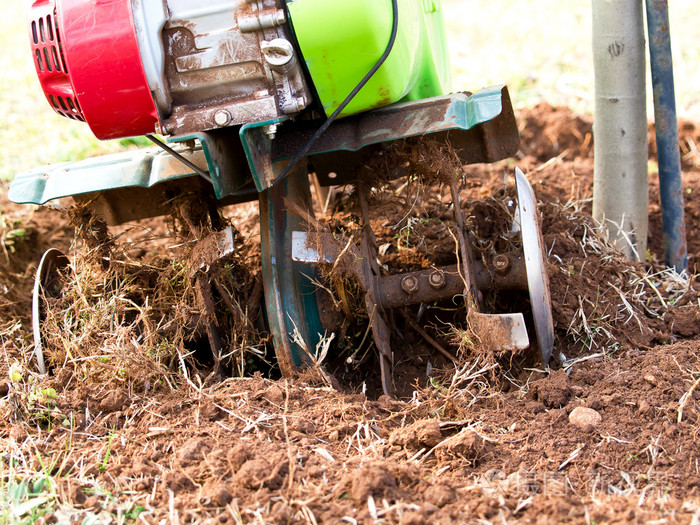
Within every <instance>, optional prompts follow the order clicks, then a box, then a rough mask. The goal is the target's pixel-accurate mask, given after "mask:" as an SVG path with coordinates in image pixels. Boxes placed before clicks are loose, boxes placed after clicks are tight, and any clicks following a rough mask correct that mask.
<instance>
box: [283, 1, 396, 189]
mask: <svg viewBox="0 0 700 525" xmlns="http://www.w3.org/2000/svg"><path fill="white" fill-rule="evenodd" d="M391 7H392V13H393V15H392V23H391V36H390V37H389V43H388V44H387V46H386V49H385V50H384V53H383V54H382V56H381V57H379V60H377V63H376V64H374V66H373V67H372V69H370V70H369V71H368V72H367V74H366V75H365V76H364V77H363V79H362V80H360V82H359V84H357V86H355V88H354V89H353V90H352V91H351V92H350V94H349V95H348V96H347V97H345V100H343V101H342V102H341V103H340V105H339V106H338V107H337V108H336V110H335V111H334V112H333V113H332V114H331V116H330V117H328V118H327V119H326V121H325V122H324V123H323V124H321V127H320V128H318V130H316V133H314V134H313V136H312V137H311V138H310V139H309V141H308V142H307V143H306V144H305V145H304V147H303V148H301V150H300V151H299V153H297V154H296V155H295V156H294V158H293V159H292V160H291V161H290V162H289V164H287V165H286V166H285V168H284V169H283V170H282V173H280V174H279V176H278V177H277V178H275V180H274V182H273V183H272V185H273V186H274V185H275V184H277V183H278V182H280V181H281V180H283V179H284V178H285V177H286V176H287V175H289V172H290V171H292V168H294V166H296V165H297V164H298V163H299V161H300V160H301V159H302V158H303V157H304V155H306V153H307V152H308V151H309V150H310V149H311V146H313V145H314V143H315V142H316V141H317V140H318V138H319V137H320V136H321V135H323V133H324V132H325V131H326V130H327V129H328V126H330V125H331V124H332V123H333V121H334V120H335V119H336V118H338V115H340V114H341V113H342V112H343V110H344V109H345V108H346V107H347V105H348V104H350V102H351V101H352V99H353V98H355V95H357V94H358V93H359V92H360V90H361V89H362V88H363V87H365V84H367V82H369V79H370V78H372V77H373V76H374V74H375V73H376V72H377V70H378V69H379V68H380V67H382V65H383V64H384V62H386V59H387V58H389V54H390V53H391V50H392V49H393V48H394V43H396V35H397V33H398V29H399V3H398V0H391Z"/></svg>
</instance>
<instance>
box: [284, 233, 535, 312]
mask: <svg viewBox="0 0 700 525" xmlns="http://www.w3.org/2000/svg"><path fill="white" fill-rule="evenodd" d="M346 246H347V248H346ZM501 255H502V256H503V257H506V258H508V260H509V261H510V262H509V269H508V270H507V271H506V272H503V273H500V274H499V273H497V272H496V269H495V267H494V265H493V263H492V264H489V265H488V266H486V265H484V263H483V262H481V261H475V262H473V263H472V267H473V270H474V276H475V283H476V287H477V289H478V290H480V291H482V292H486V291H504V290H523V291H526V290H527V289H528V286H527V273H526V268H525V260H524V258H523V256H522V254H519V253H509V254H501ZM339 257H342V260H341V261H340V262H339V266H340V267H341V268H342V269H345V268H347V269H349V270H351V271H353V272H354V275H355V276H356V277H357V278H358V280H359V281H360V283H361V284H362V286H363V287H365V288H368V287H370V286H372V285H371V283H370V281H371V280H373V281H376V287H377V295H376V297H375V300H376V301H377V304H379V305H380V306H381V307H382V308H398V307H401V306H409V305H415V304H420V303H429V302H432V301H441V300H444V299H451V298H452V297H454V296H456V295H461V294H462V293H464V280H463V279H462V277H461V276H460V274H459V271H458V267H457V265H456V264H454V265H449V266H443V267H440V268H433V269H430V270H418V271H415V272H404V273H401V274H396V275H387V276H368V274H367V273H366V272H360V271H359V270H358V271H355V270H356V269H357V268H358V265H360V264H362V255H361V253H360V251H359V250H358V249H357V247H356V246H354V245H349V246H348V245H347V239H342V238H336V237H334V236H333V234H330V233H326V234H314V235H312V234H309V233H307V232H301V231H295V232H294V233H293V236H292V258H293V259H294V260H295V261H299V262H306V263H312V264H320V263H325V264H334V263H335V262H336V260H337V259H338V258H339ZM435 272H439V273H441V274H442V275H443V276H444V280H445V284H444V286H443V287H441V288H436V287H434V286H432V285H431V284H430V276H431V275H432V274H433V273H435ZM407 277H412V278H414V279H415V280H416V282H417V283H418V286H417V289H416V291H415V292H413V293H411V294H409V293H406V291H405V290H404V289H403V287H402V281H403V280H404V279H406V278H407Z"/></svg>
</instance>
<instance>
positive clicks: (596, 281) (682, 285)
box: [0, 105, 700, 525]
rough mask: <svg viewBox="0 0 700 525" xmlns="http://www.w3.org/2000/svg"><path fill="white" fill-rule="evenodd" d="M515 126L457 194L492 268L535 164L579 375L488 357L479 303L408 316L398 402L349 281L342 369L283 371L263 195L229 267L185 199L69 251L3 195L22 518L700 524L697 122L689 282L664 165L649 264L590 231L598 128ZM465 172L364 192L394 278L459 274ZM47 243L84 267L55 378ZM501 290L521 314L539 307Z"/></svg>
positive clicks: (690, 173) (343, 209)
mask: <svg viewBox="0 0 700 525" xmlns="http://www.w3.org/2000/svg"><path fill="white" fill-rule="evenodd" d="M519 122H520V123H521V133H522V136H523V143H522V147H521V151H520V153H519V155H518V158H517V159H515V161H513V160H511V161H506V162H503V163H500V164H498V165H488V166H475V167H469V168H465V169H463V170H462V172H461V173H460V174H459V175H460V176H464V185H463V190H462V193H461V199H462V202H463V208H464V211H465V213H466V214H467V215H468V216H469V219H468V221H467V227H468V229H469V232H470V233H471V234H472V235H474V236H475V237H476V238H478V239H479V244H478V246H477V248H478V249H477V252H478V254H479V257H481V256H483V257H487V256H489V254H491V253H493V251H494V250H500V249H503V248H504V247H507V246H508V245H509V243H512V242H514V240H513V238H512V237H511V236H509V232H510V231H511V229H512V217H513V202H512V201H513V199H514V193H513V189H512V187H511V185H510V184H509V183H508V184H507V183H504V173H505V172H506V171H507V172H510V170H511V169H512V166H513V164H514V162H515V163H517V164H518V165H519V166H520V167H521V168H522V169H523V170H524V171H525V172H526V173H527V174H528V178H529V180H530V181H531V182H532V184H533V186H534V188H535V192H536V195H537V198H538V200H539V201H540V202H539V208H540V212H541V214H542V216H543V222H542V227H543V234H544V241H545V248H546V252H547V264H548V267H547V270H548V273H549V278H550V284H551V289H552V298H553V314H554V322H555V337H556V341H555V353H556V354H557V356H558V359H559V360H560V361H561V362H562V366H561V367H560V368H559V369H558V370H554V371H545V370H542V369H541V365H539V362H538V359H537V352H536V349H532V350H528V351H524V352H508V353H505V354H498V353H495V352H490V351H486V350H484V347H483V346H480V344H479V341H478V331H477V332H476V333H474V332H473V331H472V332H470V330H469V329H470V326H469V325H468V323H466V320H465V319H464V320H462V321H460V319H459V315H460V313H459V312H460V311H461V310H460V309H461V308H462V305H461V304H455V305H453V309H452V310H450V309H448V308H447V307H446V306H445V305H441V306H440V309H439V310H437V309H436V310H429V311H427V312H424V313H423V314H422V315H425V316H428V319H429V320H430V321H431V322H430V323H426V326H427V328H426V329H425V332H427V333H428V335H429V336H430V337H431V339H432V340H433V343H430V342H428V341H427V340H426V339H425V337H424V335H422V334H421V333H419V332H418V331H416V330H415V329H414V328H413V326H412V325H411V324H410V323H409V322H408V321H406V319H407V318H410V319H413V318H415V315H416V313H417V307H415V308H412V309H410V308H409V309H407V310H406V311H405V314H406V316H407V317H403V316H398V315H397V316H395V319H394V323H395V324H396V326H397V327H399V330H400V331H402V337H403V338H404V339H403V341H404V344H403V345H402V348H397V349H396V353H397V359H396V361H397V363H400V364H399V365H398V366H397V367H396V371H395V381H396V382H397V384H401V385H403V387H402V390H401V391H400V392H399V393H400V394H401V396H400V399H399V400H394V399H390V398H387V397H386V396H382V395H381V390H380V389H379V387H378V365H377V360H376V355H375V354H374V349H373V348H371V346H369V345H367V344H366V343H365V344H363V345H360V342H361V341H362V338H363V336H364V332H365V330H366V326H367V325H366V323H367V321H368V320H367V313H366V312H365V313H364V316H365V317H364V318H362V317H361V315H360V314H359V313H358V312H360V311H361V310H362V308H363V306H364V305H363V303H362V301H358V300H357V297H358V295H357V294H358V293H359V292H358V290H357V284H356V283H353V282H352V281H348V280H345V281H344V280H342V279H341V280H340V282H336V283H332V282H331V283H330V284H328V283H324V285H325V284H328V287H329V289H330V291H331V292H332V294H333V295H332V297H333V299H335V300H336V301H337V304H336V305H335V306H336V307H337V309H338V311H339V312H340V314H341V316H342V315H344V314H345V309H349V310H350V311H353V312H356V313H357V316H358V320H357V322H356V324H342V323H340V324H339V325H338V335H337V336H336V337H337V339H336V340H334V342H333V343H334V344H336V345H339V346H336V347H334V348H336V351H337V352H338V355H336V356H334V355H330V353H329V355H328V356H326V357H325V358H324V360H323V362H321V363H319V364H320V365H322V367H323V371H324V374H328V375H329V376H332V379H333V381H336V383H334V384H335V385H336V386H337V387H338V389H335V388H331V387H329V386H328V381H326V379H327V377H326V376H324V375H318V374H316V375H313V376H309V377H308V378H307V379H309V380H308V381H303V380H297V381H289V380H285V379H279V378H278V377H277V376H278V372H277V371H276V369H275V367H274V362H273V359H272V355H271V350H270V346H269V344H268V343H267V341H266V337H267V336H266V332H265V325H264V323H263V322H262V317H261V316H260V315H259V312H260V304H261V301H262V299H261V298H260V295H259V294H260V291H259V286H260V285H259V280H258V275H257V271H258V267H259V243H258V241H257V239H258V237H259V230H258V226H257V219H258V216H257V208H256V206H254V205H242V206H238V207H234V208H230V209H227V210H226V220H228V221H230V223H231V224H233V225H234V226H235V228H236V232H237V233H236V234H235V236H236V237H235V245H236V253H235V255H232V256H231V257H230V258H229V259H226V260H225V261H223V262H222V263H221V265H220V266H216V265H214V266H213V267H212V268H205V267H207V264H206V263H207V256H206V254H207V252H208V250H206V243H213V244H217V246H218V245H219V244H218V241H216V242H215V241H213V240H212V239H214V238H215V237H210V236H209V235H210V234H211V232H206V231H203V230H202V228H204V223H205V222H206V221H196V220H195V221H192V220H190V221H188V220H187V216H186V215H187V213H186V212H185V215H183V211H182V210H183V209H184V210H186V208H182V207H180V208H178V209H177V210H175V211H173V213H172V214H171V218H170V219H159V220H152V221H146V222H143V223H139V224H135V225H129V226H127V227H122V228H120V229H112V230H109V232H106V233H108V237H105V236H104V235H103V236H102V237H101V239H100V240H99V242H96V244H94V245H92V244H91V242H92V241H88V240H84V241H83V242H78V243H75V244H73V245H72V247H71V238H72V228H71V227H70V226H69V223H68V219H67V218H65V217H63V216H62V215H60V214H59V212H56V211H53V210H47V209H34V208H30V207H19V206H16V205H13V204H11V203H8V202H7V201H6V200H3V201H2V203H1V205H2V208H3V211H2V213H3V219H4V220H3V223H2V229H1V230H0V231H1V233H2V246H3V249H4V253H3V254H0V274H1V275H2V284H3V289H2V296H1V299H2V301H0V329H1V330H2V331H1V332H0V336H2V342H3V355H2V357H1V358H0V369H1V370H2V374H1V377H2V379H0V396H2V397H1V398H0V413H1V421H2V422H1V423H0V442H1V443H2V444H1V446H0V462H2V469H1V471H2V474H0V475H1V476H2V478H3V481H2V483H4V484H5V486H7V487H13V489H12V492H11V494H12V497H14V498H16V503H17V505H20V504H21V503H24V502H27V503H26V505H24V506H23V507H20V510H21V511H22V512H23V514H22V515H21V516H13V517H12V519H14V520H15V521H21V520H24V521H25V522H30V521H31V520H32V519H43V520H44V522H67V521H69V520H73V521H77V520H83V519H85V518H88V517H90V518H96V519H100V520H103V521H121V520H123V521H127V522H136V521H137V520H140V521H145V522H147V523H159V522H161V521H168V520H170V521H172V522H191V523H212V524H213V523H232V524H238V523H261V522H265V523H342V522H347V523H396V524H404V525H408V524H418V523H426V522H433V523H439V524H442V523H475V522H481V523H503V522H507V523H516V522H522V523H548V522H553V521H557V522H570V523H580V522H584V521H585V522H598V523H600V522H617V523H646V522H650V521H657V520H665V521H666V522H669V523H670V522H674V523H695V522H697V520H698V519H699V518H700V475H699V474H698V465H697V461H698V457H697V445H696V441H697V433H698V428H700V412H699V403H700V342H699V341H698V334H699V333H700V322H699V321H700V303H699V302H698V300H699V298H700V296H699V295H698V293H699V288H698V286H699V285H698V283H697V282H696V277H695V275H696V274H695V271H696V267H695V265H696V264H698V261H700V236H698V234H697V232H698V231H700V201H699V200H698V195H700V157H699V156H698V153H697V149H696V148H695V149H694V148H693V145H694V144H696V143H697V142H698V140H700V138H698V133H697V129H698V128H697V127H696V125H694V124H692V123H685V124H683V125H682V126H681V145H680V146H681V151H682V152H683V183H684V191H685V196H686V220H687V223H688V224H687V229H688V232H689V236H688V249H689V254H690V260H691V267H690V269H691V273H690V277H686V276H678V275H676V274H674V273H672V272H669V271H666V270H665V269H664V268H663V266H662V265H661V263H660V260H661V259H662V257H663V254H662V253H661V250H662V248H661V234H660V232H661V224H660V220H661V219H660V212H659V209H658V202H657V201H658V182H657V181H656V176H655V174H653V173H652V174H651V189H650V202H651V204H650V221H651V222H650V237H649V246H650V251H649V254H648V258H647V261H646V262H645V263H643V264H633V263H630V262H628V261H626V260H624V259H623V258H622V257H621V256H620V255H619V254H618V253H617V252H616V251H615V250H614V249H613V248H612V246H611V245H610V243H609V242H608V241H607V240H606V239H605V237H604V235H603V234H602V233H601V231H600V230H599V228H598V226H597V225H596V224H595V222H594V221H593V219H592V218H591V217H590V200H589V199H590V197H591V193H592V180H593V159H592V140H593V139H592V129H591V122H590V119H587V118H585V117H578V116H576V115H573V114H571V113H570V112H569V111H568V110H565V109H562V108H552V107H549V106H547V105H540V106H537V107H535V108H532V109H529V110H526V111H524V112H522V113H521V114H520V115H519ZM651 139H652V137H651V136H650V140H651ZM650 143H651V142H650ZM428 150H429V151H430V153H431V155H434V156H439V155H441V154H442V153H441V152H440V151H437V150H435V149H430V148H429V149H428ZM417 152H418V150H416V151H415V152H414V153H417ZM652 154H653V148H652ZM414 161H415V159H413V160H411V159H408V162H409V163H411V162H414ZM449 165H450V161H449V158H438V159H435V161H434V162H433V161H431V162H427V163H424V165H423V167H424V168H425V169H426V170H427V171H426V172H425V173H417V175H420V176H417V177H414V178H410V179H402V180H400V181H397V182H396V183H392V184H390V185H384V186H380V185H377V187H376V188H375V190H374V191H373V192H371V194H370V203H371V204H372V209H373V212H372V223H373V226H374V229H375V232H376V234H377V241H376V242H377V246H378V248H379V253H380V263H381V264H382V265H386V267H387V268H389V269H392V270H393V269H399V268H401V269H402V270H403V271H406V270H409V269H411V270H417V269H423V268H426V267H430V264H431V262H432V263H434V264H441V265H445V264H453V263H455V261H456V256H455V246H456V242H455V239H454V238H453V236H452V235H451V231H453V230H452V229H451V228H452V221H453V219H451V217H452V215H451V210H450V202H451V201H450V200H449V198H448V196H449V190H448V189H447V188H446V187H445V185H444V184H442V181H441V179H440V177H435V178H433V177H431V176H430V175H431V173H433V172H435V171H438V170H436V169H435V167H441V166H449ZM431 167H432V168H431ZM431 169H432V170H433V171H432V172H431ZM419 171H420V170H419ZM407 210H410V213H407ZM357 217H358V212H357V206H356V196H355V194H354V193H352V192H350V191H348V192H345V190H343V189H340V190H338V195H337V198H336V199H335V205H334V208H333V209H332V210H331V213H329V214H328V215H327V216H326V217H323V218H321V219H320V220H319V224H317V225H316V226H314V228H315V229H316V230H320V229H323V231H327V232H331V233H339V232H340V233H343V234H344V235H346V236H348V237H352V236H353V235H358V234H359V233H358V232H359V227H358V220H357ZM190 218H191V217H190ZM434 218H438V219H439V220H433V219H434ZM81 224H86V221H81ZM87 224H90V221H89V220H88V221H87ZM193 228H194V229H196V230H198V232H197V233H196V234H195V233H194V232H193ZM89 231H93V232H98V233H99V232H101V231H102V230H100V229H99V228H93V229H92V230H89ZM314 231H315V230H314ZM103 233H104V232H103ZM196 239H201V241H199V242H197V241H196ZM207 239H209V240H207ZM105 241H108V250H107V249H106V248H105V246H106V245H105ZM49 246H57V247H59V248H61V249H63V250H64V251H67V252H68V253H69V254H70V256H71V260H72V261H73V264H74V267H75V268H76V269H80V270H81V271H80V272H78V273H76V274H75V275H74V276H72V277H69V278H67V279H68V280H69V282H66V283H65V285H64V290H65V293H64V295H63V296H62V297H61V298H59V299H56V301H55V304H53V305H52V309H51V311H52V312H53V315H54V317H53V318H52V321H51V322H50V323H49V324H48V326H50V327H52V328H51V329H50V330H49V331H48V332H47V334H48V336H49V338H50V341H49V342H48V344H47V348H46V355H47V356H48V358H49V360H50V366H51V369H52V372H51V374H50V375H48V376H46V377H42V376H39V375H38V374H36V373H35V372H34V366H33V361H32V359H33V357H32V349H33V346H32V342H31V324H30V298H31V287H32V284H33V273H34V269H35V267H36V264H37V262H38V260H39V257H40V256H41V253H42V252H43V251H44V250H45V249H46V248H47V247H49ZM95 253H97V256H94V255H95ZM105 258H107V259H108V260H109V264H107V265H105V264H104V261H105ZM436 261H437V262H436ZM198 272H205V273H206V275H207V282H210V283H213V284H212V285H211V287H210V289H209V299H210V300H211V303H209V302H208V300H207V301H204V302H203V301H202V300H201V299H202V298H201V297H199V296H198V294H197V292H196V290H194V286H195V285H196V281H197V275H198ZM329 275H331V276H332V275H333V274H332V273H330V274H329ZM217 284H218V287H217ZM200 295H201V294H200ZM227 296H230V297H234V298H235V301H233V302H231V304H228V303H227V302H226V299H225V297H227ZM489 300H491V301H493V304H496V305H498V306H500V307H503V308H505V307H511V308H512V309H513V311H520V309H522V308H523V304H524V303H526V301H527V297H526V296H523V294H515V295H513V294H506V293H500V294H498V295H497V296H495V297H492V298H490V299H489ZM331 303H332V301H331ZM332 306H333V304H331V306H330V307H329V308H331V307H332ZM210 307H213V308H214V309H215V310H216V312H217V315H216V316H215V325H216V326H217V328H219V329H220V333H221V334H223V336H222V348H223V352H222V354H221V355H220V356H218V358H220V361H217V356H213V355H212V351H211V344H210V342H211V334H210V332H208V331H207V328H208V327H211V322H212V321H211V318H207V312H206V309H207V308H210ZM222 312H223V313H222ZM431 316H432V317H431ZM205 318H207V320H206V321H205ZM424 319H425V318H424ZM460 322H462V323H463V324H460ZM207 323H209V324H207ZM363 323H364V324H363ZM363 327H364V328H363ZM342 343H346V345H347V346H343V345H342ZM436 343H437V344H439V345H443V346H444V347H445V348H446V349H447V350H448V351H450V352H452V353H454V354H455V357H456V358H457V363H456V364H454V363H452V362H451V360H450V359H448V358H447V357H445V355H444V354H441V353H440V352H438V351H437V350H436V348H435V344H436ZM353 345H354V346H353ZM358 348H359V349H360V352H359V353H357V354H351V352H352V351H354V350H357V349H358ZM349 357H350V358H352V359H351V360H350V361H348V358H349ZM217 363H218V364H217ZM353 363H357V366H354V365H353ZM232 376H235V377H232ZM23 482H24V483H25V485H26V486H25V488H26V490H25V492H21V490H20V489H21V487H22V483H23ZM8 494H10V492H8ZM8 497H9V496H8ZM30 502H33V503H36V505H34V506H33V504H32V503H30ZM37 502H39V503H37ZM0 512H4V511H0ZM39 512H40V514H38V513H39ZM32 513H33V514H32ZM0 516H3V518H0V520H1V519H4V516H5V515H2V514H0ZM8 519H9V518H8Z"/></svg>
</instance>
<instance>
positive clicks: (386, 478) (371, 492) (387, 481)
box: [350, 464, 396, 505]
mask: <svg viewBox="0 0 700 525" xmlns="http://www.w3.org/2000/svg"><path fill="white" fill-rule="evenodd" d="M395 492H396V478H395V477H394V475H393V474H392V473H391V472H390V471H389V470H388V469H387V467H386V466H385V465H383V464H377V465H370V466H367V467H364V468H361V469H359V470H358V471H357V472H356V473H355V474H354V475H353V476H352V482H351V493H350V494H351V496H352V499H353V501H354V502H355V503H356V504H358V505H362V504H365V502H366V501H367V498H368V497H369V496H372V497H373V498H379V499H380V500H381V498H387V499H391V498H392V497H393V496H394V495H395Z"/></svg>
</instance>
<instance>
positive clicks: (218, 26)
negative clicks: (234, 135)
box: [159, 0, 311, 135]
mask: <svg viewBox="0 0 700 525" xmlns="http://www.w3.org/2000/svg"><path fill="white" fill-rule="evenodd" d="M167 6H168V11H169V13H170V17H169V18H168V20H167V21H166V22H165V26H164V28H163V42H164V51H165V64H164V66H165V82H164V84H165V85H164V90H165V91H166V92H167V96H165V97H159V100H167V101H168V102H169V106H168V107H163V104H162V103H161V104H159V112H160V114H161V117H162V119H161V120H162V127H163V132H164V133H166V134H170V135H181V134H188V133H193V132H197V131H201V130H208V129H216V128H219V127H224V126H237V125H241V124H245V123H250V122H263V121H267V120H271V119H274V118H276V117H278V116H281V115H294V114H297V113H298V112H300V111H301V110H302V109H304V108H305V107H306V106H307V105H308V104H309V102H310V101H311V96H310V92H309V90H308V87H307V86H306V82H305V80H304V76H303V72H302V69H301V64H300V62H299V59H298V57H297V56H296V53H295V51H294V48H293V46H292V45H291V35H290V34H289V29H288V28H287V26H286V20H285V18H284V12H283V11H282V10H281V9H280V7H281V6H280V5H279V3H278V2H277V1H276V0H250V1H248V0H202V1H200V2H197V3H196V4H193V3H192V2H190V1H185V0H167ZM285 52H286V53H287V55H286V56H284V53H285Z"/></svg>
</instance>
